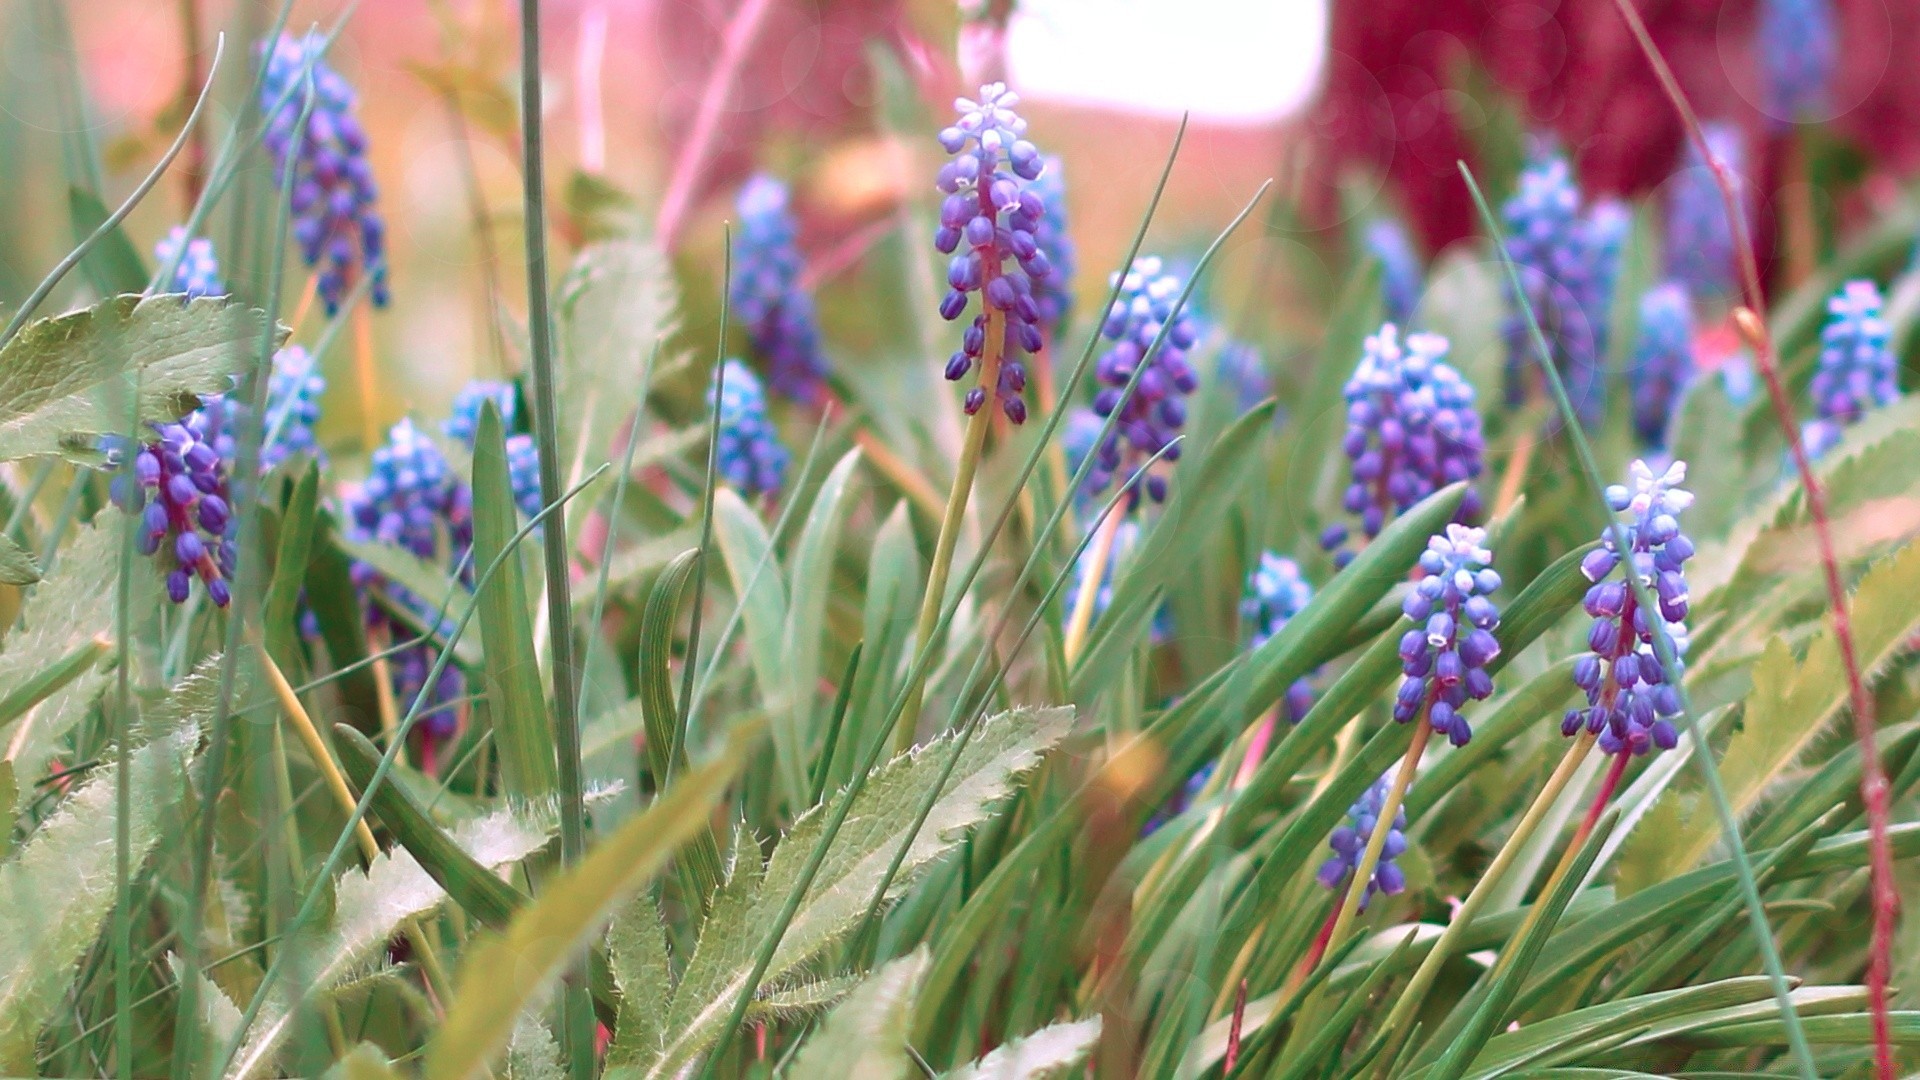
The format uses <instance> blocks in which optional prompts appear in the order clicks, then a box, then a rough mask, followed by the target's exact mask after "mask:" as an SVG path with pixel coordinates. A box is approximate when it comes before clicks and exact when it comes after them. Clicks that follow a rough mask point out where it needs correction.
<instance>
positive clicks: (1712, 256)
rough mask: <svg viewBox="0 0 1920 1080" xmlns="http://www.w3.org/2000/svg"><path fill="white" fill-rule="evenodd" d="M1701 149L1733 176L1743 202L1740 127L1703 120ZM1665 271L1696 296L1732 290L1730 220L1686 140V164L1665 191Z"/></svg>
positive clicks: (1711, 177) (1695, 151)
mask: <svg viewBox="0 0 1920 1080" xmlns="http://www.w3.org/2000/svg"><path fill="white" fill-rule="evenodd" d="M1701 133H1702V134H1704V135H1705V136H1706V140H1707V149H1709V150H1710V151H1712V152H1713V156H1714V157H1716V158H1718V159H1719V160H1720V162H1721V163H1722V164H1724V165H1725V166H1726V167H1727V168H1728V169H1729V170H1731V171H1732V172H1733V173H1734V174H1735V175H1734V180H1735V183H1736V187H1737V190H1736V194H1738V195H1739V196H1740V199H1741V202H1742V204H1743V205H1744V203H1745V201H1746V191H1745V187H1746V183H1745V181H1744V179H1742V178H1741V175H1740V174H1742V173H1743V172H1744V171H1745V169H1746V153H1745V150H1744V146H1743V144H1742V143H1741V141H1740V129H1739V128H1737V127H1735V126H1733V125H1732V124H1730V123H1727V122H1725V121H1714V122H1710V123H1708V124H1705V125H1703V127H1702V132H1701ZM1666 254H1667V272H1668V273H1670V274H1672V275H1673V277H1674V278H1675V279H1677V280H1679V281H1682V282H1685V283H1686V286H1687V288H1688V289H1689V290H1690V291H1691V292H1692V293H1693V295H1695V296H1698V297H1700V298H1702V299H1705V298H1707V297H1718V296H1725V295H1727V294H1729V293H1731V292H1733V291H1734V261H1733V257H1734V255H1733V222H1732V221H1730V220H1729V219H1728V217H1727V203H1726V200H1725V199H1724V198H1722V197H1721V195H1720V185H1719V183H1718V182H1717V181H1716V180H1715V179H1714V175H1713V168H1712V166H1710V165H1709V164H1708V163H1707V161H1706V160H1705V159H1704V158H1702V157H1701V156H1700V151H1699V150H1698V149H1697V148H1695V147H1694V145H1693V142H1692V140H1688V142H1687V158H1686V164H1685V166H1684V167H1682V168H1681V170H1680V171H1679V172H1677V173H1675V174H1674V177H1673V181H1672V184H1671V186H1670V187H1669V189H1668V192H1667V247H1666Z"/></svg>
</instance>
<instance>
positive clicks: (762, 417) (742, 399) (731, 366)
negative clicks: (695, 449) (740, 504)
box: [707, 360, 788, 497]
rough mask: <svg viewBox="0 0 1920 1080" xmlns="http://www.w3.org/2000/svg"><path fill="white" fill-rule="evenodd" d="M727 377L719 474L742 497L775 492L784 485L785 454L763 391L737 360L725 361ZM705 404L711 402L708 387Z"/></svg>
mask: <svg viewBox="0 0 1920 1080" xmlns="http://www.w3.org/2000/svg"><path fill="white" fill-rule="evenodd" d="M726 376H727V377H726V384H725V392H724V393H723V394H722V395H721V397H720V449H719V464H720V474H721V475H722V476H724V477H726V479H727V482H728V483H730V484H732V485H733V486H734V488H735V489H737V490H738V491H739V492H740V493H741V494H742V495H746V496H749V497H751V496H754V495H760V494H775V493H778V492H779V490H780V487H781V485H782V484H783V483H785V482H786V475H787V456H788V455H787V448H786V447H785V446H782V445H781V444H780V433H779V431H777V430H775V429H774V426H773V422H772V421H771V420H769V419H768V418H767V395H766V392H765V391H764V390H762V389H761V388H760V380H759V379H757V378H755V377H754V374H753V372H752V371H749V370H748V369H747V366H746V365H745V364H742V363H741V362H740V361H738V360H729V361H727V370H726ZM707 402H708V404H709V405H711V404H712V403H713V389H712V388H711V387H709V388H708V390H707Z"/></svg>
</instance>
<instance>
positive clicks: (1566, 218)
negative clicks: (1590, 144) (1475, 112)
mask: <svg viewBox="0 0 1920 1080" xmlns="http://www.w3.org/2000/svg"><path fill="white" fill-rule="evenodd" d="M1501 214H1502V216H1503V217H1504V218H1505V221H1506V228H1507V251H1508V253H1509V254H1511V255H1512V256H1513V261H1514V262H1515V264H1517V266H1518V268H1519V270H1520V280H1521V287H1522V288H1523V289H1524V290H1525V292H1526V301H1527V304H1528V305H1529V306H1530V307H1532V308H1533V313H1534V316H1535V317H1536V318H1538V319H1539V320H1540V328H1541V330H1542V332H1544V333H1545V334H1546V338H1547V341H1548V342H1549V343H1550V344H1551V347H1552V349H1553V357H1552V359H1553V364H1554V367H1555V369H1556V370H1558V371H1559V372H1560V376H1561V378H1563V379H1565V380H1566V383H1567V394H1568V396H1569V397H1571V398H1572V399H1573V404H1574V407H1575V409H1576V410H1577V411H1578V412H1579V414H1580V419H1581V422H1582V423H1583V424H1586V425H1588V426H1591V425H1592V424H1594V423H1596V422H1597V421H1598V420H1599V419H1600V415H1601V412H1602V411H1603V408H1604V406H1605V403H1606V398H1605V391H1606V381H1605V370H1604V369H1605V363H1606V355H1607V324H1608V319H1609V316H1610V311H1611V309H1612V306H1613V291H1614V285H1615V284H1616V282H1617V281H1618V279H1619V276H1620V253H1621V249H1622V248H1623V247H1624V245H1625V243H1626V236H1627V230H1628V228H1629V226H1630V225H1631V224H1632V222H1631V218H1630V215H1629V214H1628V212H1627V210H1626V208H1625V207H1624V206H1622V205H1621V204H1620V203H1618V202H1616V201H1614V200H1602V201H1600V202H1598V203H1596V204H1594V205H1592V206H1590V207H1588V208H1587V209H1586V211H1585V213H1584V214H1583V213H1582V212H1581V205H1580V191H1579V189H1578V188H1577V187H1575V186H1574V182H1573V174H1572V171H1571V170H1570V169H1569V167H1568V165H1567V160H1566V158H1564V157H1561V156H1559V155H1557V154H1556V155H1551V156H1547V157H1544V158H1541V159H1538V160H1536V161H1534V162H1533V163H1532V164H1530V165H1529V166H1527V168H1526V169H1525V170H1523V171H1522V172H1521V174H1520V186H1519V190H1518V191H1517V192H1515V193H1514V195H1513V197H1512V198H1511V199H1508V200H1507V202H1506V205H1505V206H1503V207H1502V208H1501ZM1509 302H1510V303H1511V304H1512V305H1513V308H1514V313H1513V314H1512V315H1510V316H1509V317H1508V319H1507V321H1506V325H1505V333H1506V338H1507V397H1508V400H1509V401H1510V402H1511V403H1513V404H1519V403H1520V402H1521V401H1522V400H1524V398H1525V397H1526V389H1525V388H1526V385H1527V378H1528V375H1527V370H1528V364H1529V363H1530V362H1531V361H1530V359H1529V357H1530V356H1531V355H1532V350H1533V345H1532V341H1531V339H1530V336H1529V335H1528V333H1527V329H1526V321H1525V319H1524V318H1523V317H1522V316H1521V314H1520V312H1519V299H1518V298H1514V297H1509Z"/></svg>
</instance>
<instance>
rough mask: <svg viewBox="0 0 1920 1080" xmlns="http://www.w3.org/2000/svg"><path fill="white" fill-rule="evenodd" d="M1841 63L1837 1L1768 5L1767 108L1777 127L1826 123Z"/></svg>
mask: <svg viewBox="0 0 1920 1080" xmlns="http://www.w3.org/2000/svg"><path fill="white" fill-rule="evenodd" d="M1839 62H1840V41H1839V34H1838V31H1837V28H1836V27H1835V25H1834V17H1833V0H1762V3H1761V5H1760V80H1761V84H1762V85H1761V92H1762V94H1763V102H1762V108H1763V111H1765V112H1766V114H1767V118H1768V119H1769V120H1770V121H1772V122H1773V124H1774V125H1775V126H1776V127H1782V128H1784V127H1786V126H1787V125H1789V124H1793V123H1796V122H1798V121H1801V120H1818V119H1821V118H1822V117H1820V116H1819V115H1818V114H1819V113H1820V112H1822V111H1823V110H1824V109H1826V108H1827V104H1828V102H1827V95H1828V92H1829V91H1830V89H1831V87H1832V85H1833V76H1834V72H1835V71H1836V70H1838V68H1839Z"/></svg>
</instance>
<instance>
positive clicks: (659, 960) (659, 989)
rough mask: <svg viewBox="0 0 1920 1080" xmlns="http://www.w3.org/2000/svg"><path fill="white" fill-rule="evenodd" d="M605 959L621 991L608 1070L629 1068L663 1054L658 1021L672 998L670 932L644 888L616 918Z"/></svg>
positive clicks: (608, 1056)
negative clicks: (668, 946) (668, 953)
mask: <svg viewBox="0 0 1920 1080" xmlns="http://www.w3.org/2000/svg"><path fill="white" fill-rule="evenodd" d="M607 957H608V960H609V961H610V963H611V966H612V969H613V978H614V982H615V983H617V984H618V985H619V987H620V1016H619V1022H618V1023H617V1024H615V1026H614V1029H613V1042H612V1043H611V1044H610V1045H608V1047H607V1070H608V1072H610V1073H611V1072H613V1071H614V1070H627V1069H631V1068H633V1067H635V1066H637V1065H639V1064H640V1063H642V1062H645V1061H651V1060H652V1059H653V1057H654V1055H656V1054H658V1053H659V1052H660V1041H661V1032H660V1018H661V1017H663V1016H665V1015H666V1011H667V1002H668V1001H669V1000H670V999H671V998H672V996H673V978H672V975H673V972H672V969H671V966H670V965H669V963H668V961H667V938H666V928H665V926H664V925H663V924H662V923H661V921H660V907H659V905H657V904H655V903H654V902H653V897H652V896H650V895H648V893H647V891H646V890H645V889H642V890H641V891H640V892H639V893H637V894H636V895H635V896H634V898H633V899H632V901H630V902H629V903H628V904H627V905H626V906H625V907H623V908H621V909H620V912H619V914H617V915H615V916H614V917H613V925H612V926H609V927H608V928H607Z"/></svg>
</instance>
